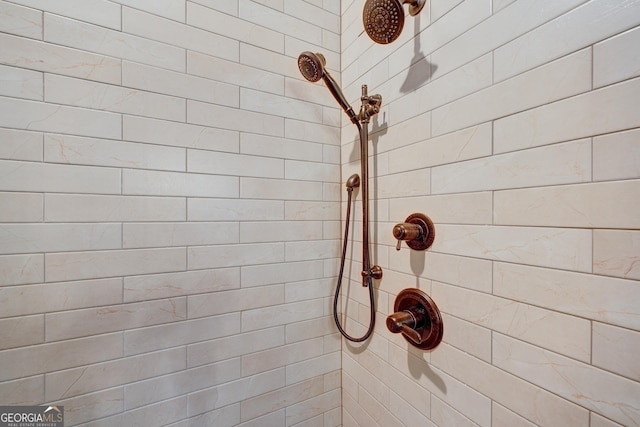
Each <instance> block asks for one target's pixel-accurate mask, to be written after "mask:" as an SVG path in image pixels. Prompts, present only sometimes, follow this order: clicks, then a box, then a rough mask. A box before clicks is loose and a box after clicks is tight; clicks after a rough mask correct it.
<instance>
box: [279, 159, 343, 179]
mask: <svg viewBox="0 0 640 427" xmlns="http://www.w3.org/2000/svg"><path fill="white" fill-rule="evenodd" d="M284 169H285V171H284V177H285V178H286V179H298V180H301V181H323V182H338V180H339V179H340V166H339V165H331V164H326V163H318V162H301V161H296V160H286V161H285V167H284Z"/></svg>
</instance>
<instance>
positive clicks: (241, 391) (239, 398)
mask: <svg viewBox="0 0 640 427" xmlns="http://www.w3.org/2000/svg"><path fill="white" fill-rule="evenodd" d="M283 382H284V372H283V370H281V369H276V370H274V371H271V372H265V373H262V374H257V375H254V376H251V377H246V378H239V379H237V380H235V381H229V382H226V383H224V384H220V385H219V386H216V387H211V388H208V389H204V390H200V391H197V392H195V393H191V394H190V395H189V400H188V403H187V405H188V408H189V411H188V415H189V416H193V415H196V414H201V413H204V412H207V411H210V410H212V409H217V408H220V407H222V406H226V405H229V404H232V403H236V402H246V401H248V400H249V399H251V398H252V397H255V396H258V395H261V394H264V393H268V392H271V391H273V390H277V389H280V388H281V387H282V386H283Z"/></svg>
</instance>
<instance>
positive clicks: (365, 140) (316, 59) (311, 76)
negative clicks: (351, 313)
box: [298, 52, 382, 342]
mask: <svg viewBox="0 0 640 427" xmlns="http://www.w3.org/2000/svg"><path fill="white" fill-rule="evenodd" d="M325 65H326V60H325V58H324V56H323V55H322V54H320V53H313V52H302V53H301V54H300V56H298V68H299V69H300V73H302V76H303V77H304V78H305V79H307V80H309V81H310V82H317V81H319V80H320V79H322V80H323V81H324V83H325V85H326V86H327V88H329V91H330V92H331V94H332V95H333V97H334V98H335V99H336V101H338V104H340V107H342V109H343V110H344V112H345V113H346V114H347V116H349V119H350V120H351V122H352V123H353V124H355V125H356V127H357V128H358V133H359V135H360V171H361V175H362V179H360V177H359V176H358V175H352V176H351V177H350V178H349V179H348V180H347V192H348V195H349V196H348V200H347V215H346V221H345V229H344V241H343V245H342V256H341V257H340V271H339V273H338V282H337V284H336V291H335V295H334V299H333V318H334V320H335V322H336V326H337V327H338V330H339V331H340V333H341V334H342V336H344V337H345V338H346V339H348V340H349V341H353V342H362V341H365V340H366V339H367V338H369V336H371V334H372V333H373V328H374V326H375V321H376V308H375V299H374V295H373V279H381V278H382V268H380V266H378V265H373V266H372V265H371V254H370V251H369V120H370V118H371V117H373V116H375V115H376V114H378V112H380V105H382V97H381V96H380V95H369V94H368V89H367V85H362V96H361V97H360V101H361V106H360V112H359V113H358V114H357V115H356V114H355V112H354V111H353V108H351V105H349V102H348V101H347V99H346V98H345V96H344V94H343V93H342V91H341V90H340V87H339V86H338V84H337V83H336V81H335V80H334V79H333V78H332V77H331V75H330V74H329V72H328V71H327V70H326V68H325ZM358 186H361V192H362V271H361V275H362V286H364V287H368V288H369V301H370V305H369V310H370V321H369V328H368V329H367V331H366V332H365V334H364V335H363V336H362V337H358V338H354V337H352V336H350V335H349V334H347V332H346V331H345V330H344V329H343V328H342V325H341V324H340V318H339V317H338V300H339V298H340V288H341V286H342V276H343V273H344V264H345V259H346V254H347V241H348V237H349V220H350V213H351V194H352V192H353V188H354V187H358Z"/></svg>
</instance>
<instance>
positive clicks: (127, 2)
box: [116, 0, 185, 22]
mask: <svg viewBox="0 0 640 427" xmlns="http://www.w3.org/2000/svg"><path fill="white" fill-rule="evenodd" d="M116 3H120V4H122V5H124V6H130V7H134V8H136V9H142V10H144V11H146V12H150V13H153V14H155V15H160V16H164V17H166V18H169V19H173V20H175V21H180V22H184V20H185V12H184V9H185V8H184V2H182V1H175V0H158V1H154V2H153V3H149V2H146V1H144V0H116ZM125 9H126V8H125Z"/></svg>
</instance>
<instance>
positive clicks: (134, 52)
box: [44, 13, 186, 71]
mask: <svg viewBox="0 0 640 427" xmlns="http://www.w3.org/2000/svg"><path fill="white" fill-rule="evenodd" d="M44 40H45V41H47V42H50V43H55V44H60V45H63V46H68V47H72V48H76V49H80V50H86V51H89V52H94V53H99V54H103V55H108V56H113V57H115V58H121V59H128V60H132V61H137V62H142V63H144V64H148V65H154V66H157V67H160V68H167V69H169V70H175V71H185V57H186V53H185V50H184V49H182V48H179V47H176V46H172V45H169V44H165V43H160V42H157V41H154V40H148V39H144V38H142V37H137V36H133V35H131V34H126V33H123V32H121V31H116V30H111V29H109V28H104V27H98V26H95V25H91V24H87V23H83V22H80V21H74V20H71V19H68V18H64V17H61V16H57V15H51V14H48V13H47V14H45V16H44Z"/></svg>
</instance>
